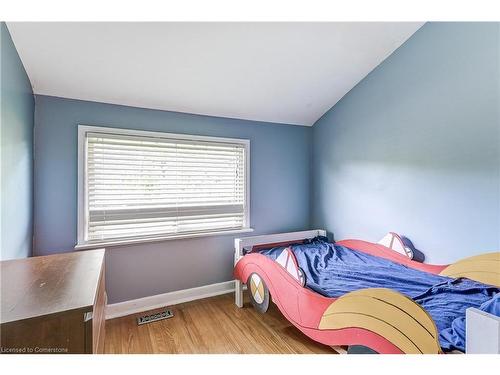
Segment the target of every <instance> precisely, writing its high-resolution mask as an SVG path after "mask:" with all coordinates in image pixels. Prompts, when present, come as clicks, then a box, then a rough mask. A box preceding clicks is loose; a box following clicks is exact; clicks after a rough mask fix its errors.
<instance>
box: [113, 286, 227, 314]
mask: <svg viewBox="0 0 500 375" xmlns="http://www.w3.org/2000/svg"><path fill="white" fill-rule="evenodd" d="M231 292H234V281H233V280H231V281H225V282H222V283H216V284H210V285H204V286H200V287H197V288H191V289H184V290H176V291H175V292H169V293H163V294H157V295H155V296H150V297H144V298H138V299H134V300H130V301H125V302H119V303H113V304H111V305H108V306H107V307H106V319H113V318H119V317H121V316H126V315H130V314H136V313H139V312H143V311H148V310H153V309H157V308H160V307H163V306H172V305H177V304H179V303H184V302H189V301H194V300H197V299H202V298H208V297H213V296H218V295H221V294H226V293H231Z"/></svg>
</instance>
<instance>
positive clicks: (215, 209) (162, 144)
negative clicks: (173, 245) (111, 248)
mask: <svg viewBox="0 0 500 375" xmlns="http://www.w3.org/2000/svg"><path fill="white" fill-rule="evenodd" d="M78 142H79V161H78V162H79V170H78V179H79V185H78V195H79V205H78V211H79V212H78V244H77V247H88V246H89V245H92V244H101V243H108V244H109V243H111V244H112V243H123V242H125V243H127V242H138V241H144V240H155V239H168V238H178V237H187V236H195V235H206V234H212V233H226V232H232V231H242V230H247V229H248V230H250V229H249V228H248V227H249V224H250V223H249V222H250V216H249V190H248V187H249V175H248V172H249V141H248V140H241V139H226V138H215V137H201V136H186V135H180V134H167V133H156V132H145V131H132V130H123V129H114V128H102V127H93V126H79V141H78Z"/></svg>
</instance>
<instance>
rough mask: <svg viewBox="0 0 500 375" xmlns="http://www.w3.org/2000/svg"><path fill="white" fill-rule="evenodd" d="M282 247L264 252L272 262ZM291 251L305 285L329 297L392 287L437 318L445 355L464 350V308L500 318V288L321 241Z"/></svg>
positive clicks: (321, 238)
mask: <svg viewBox="0 0 500 375" xmlns="http://www.w3.org/2000/svg"><path fill="white" fill-rule="evenodd" d="M282 249H283V247H276V248H272V249H268V250H263V251H261V254H264V255H266V256H268V257H270V258H272V259H276V257H277V256H278V255H279V254H280V253H281V250H282ZM292 250H293V252H294V254H295V257H296V258H297V261H298V263H299V267H300V268H302V270H303V271H304V274H305V276H306V287H307V288H309V289H312V290H314V291H316V292H317V293H320V294H322V295H324V296H327V297H340V296H342V295H344V294H346V293H349V292H352V291H354V290H358V289H363V288H390V289H394V290H397V291H398V292H400V293H403V294H405V295H407V296H408V297H410V298H412V299H413V300H414V301H415V302H417V303H419V304H420V305H421V306H422V307H423V308H424V309H425V310H426V311H427V312H428V313H429V314H430V315H431V316H432V318H433V319H434V322H435V323H436V326H437V329H438V332H439V342H440V344H441V347H442V348H443V350H445V351H450V350H453V349H458V350H461V351H465V310H466V309H467V308H469V307H476V308H478V309H480V310H483V311H486V312H489V313H492V314H494V315H497V316H500V293H499V291H500V289H499V288H496V287H493V286H491V285H486V284H482V283H479V282H476V281H472V280H469V279H464V278H458V279H454V278H450V277H445V276H439V275H434V274H431V273H427V272H423V271H419V270H415V269H412V268H409V267H407V266H404V265H401V264H399V263H395V262H392V261H390V260H387V259H384V258H380V257H376V256H372V255H368V254H365V253H363V252H360V251H356V250H353V249H348V248H346V247H343V246H339V245H335V244H332V243H329V242H328V241H327V239H326V238H324V237H318V238H315V239H314V240H311V241H309V242H308V243H305V244H300V245H294V246H292Z"/></svg>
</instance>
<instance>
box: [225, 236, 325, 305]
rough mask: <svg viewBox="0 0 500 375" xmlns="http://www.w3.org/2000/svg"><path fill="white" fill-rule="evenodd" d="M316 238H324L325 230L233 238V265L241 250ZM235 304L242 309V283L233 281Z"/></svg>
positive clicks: (239, 256) (241, 252)
mask: <svg viewBox="0 0 500 375" xmlns="http://www.w3.org/2000/svg"><path fill="white" fill-rule="evenodd" d="M317 236H326V230H324V229H314V230H303V231H300V232H288V233H277V234H265V235H261V236H251V237H243V238H235V240H234V265H236V263H237V262H238V261H239V260H240V259H241V258H242V257H243V249H244V248H248V247H252V246H258V245H267V244H273V243H279V242H288V241H300V240H304V239H310V238H314V237H317ZM235 303H236V306H238V307H243V283H242V282H241V281H240V280H235Z"/></svg>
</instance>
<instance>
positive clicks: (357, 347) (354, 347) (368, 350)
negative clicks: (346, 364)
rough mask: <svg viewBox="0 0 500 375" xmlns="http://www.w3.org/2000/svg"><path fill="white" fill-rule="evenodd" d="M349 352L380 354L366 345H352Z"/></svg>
mask: <svg viewBox="0 0 500 375" xmlns="http://www.w3.org/2000/svg"><path fill="white" fill-rule="evenodd" d="M347 354H379V353H378V352H376V351H375V350H373V349H371V348H369V347H368V346H364V345H350V346H349V348H348V349H347Z"/></svg>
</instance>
